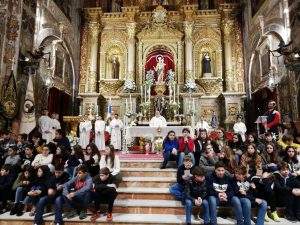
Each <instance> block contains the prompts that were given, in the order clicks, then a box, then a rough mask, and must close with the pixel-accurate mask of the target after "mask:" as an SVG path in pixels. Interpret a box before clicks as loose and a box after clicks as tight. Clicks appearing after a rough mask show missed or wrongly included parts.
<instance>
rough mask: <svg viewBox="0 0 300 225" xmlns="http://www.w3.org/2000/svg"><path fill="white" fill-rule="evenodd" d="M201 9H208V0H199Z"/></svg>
mask: <svg viewBox="0 0 300 225" xmlns="http://www.w3.org/2000/svg"><path fill="white" fill-rule="evenodd" d="M200 8H201V9H209V0H200Z"/></svg>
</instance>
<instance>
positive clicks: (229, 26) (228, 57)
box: [222, 19, 234, 91]
mask: <svg viewBox="0 0 300 225" xmlns="http://www.w3.org/2000/svg"><path fill="white" fill-rule="evenodd" d="M233 24H234V23H233V21H231V20H229V19H224V20H223V21H222V30H223V34H224V35H223V37H224V54H225V78H226V79H225V80H226V91H232V89H233V88H232V87H231V84H232V80H231V77H232V72H233V71H232V48H231V33H232V31H233Z"/></svg>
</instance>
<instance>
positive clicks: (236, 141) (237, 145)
mask: <svg viewBox="0 0 300 225" xmlns="http://www.w3.org/2000/svg"><path fill="white" fill-rule="evenodd" d="M228 146H229V147H230V148H231V150H232V151H233V152H234V155H235V157H236V160H237V161H239V160H240V158H241V155H242V154H243V150H244V143H243V139H242V136H241V135H240V134H238V133H235V134H234V135H233V138H232V141H229V142H228Z"/></svg>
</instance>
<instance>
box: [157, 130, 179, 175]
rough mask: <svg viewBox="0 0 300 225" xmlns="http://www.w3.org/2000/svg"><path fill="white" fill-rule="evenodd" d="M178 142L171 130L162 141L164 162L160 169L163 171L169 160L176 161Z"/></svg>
mask: <svg viewBox="0 0 300 225" xmlns="http://www.w3.org/2000/svg"><path fill="white" fill-rule="evenodd" d="M177 151H178V141H177V138H176V135H175V132H174V131H173V130H171V131H169V132H168V135H167V136H166V137H165V139H164V141H163V157H164V161H163V163H162V165H161V167H160V168H161V169H165V168H166V166H167V164H168V161H169V160H172V159H174V160H176V161H177Z"/></svg>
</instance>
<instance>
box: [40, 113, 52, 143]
mask: <svg viewBox="0 0 300 225" xmlns="http://www.w3.org/2000/svg"><path fill="white" fill-rule="evenodd" d="M48 114H49V111H48V109H44V110H43V115H42V116H41V117H40V118H39V119H38V125H39V129H40V132H41V133H42V138H43V139H45V140H46V143H47V144H48V143H49V142H51V141H52V140H53V136H52V124H53V122H52V119H51V118H50V117H49V116H48Z"/></svg>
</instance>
